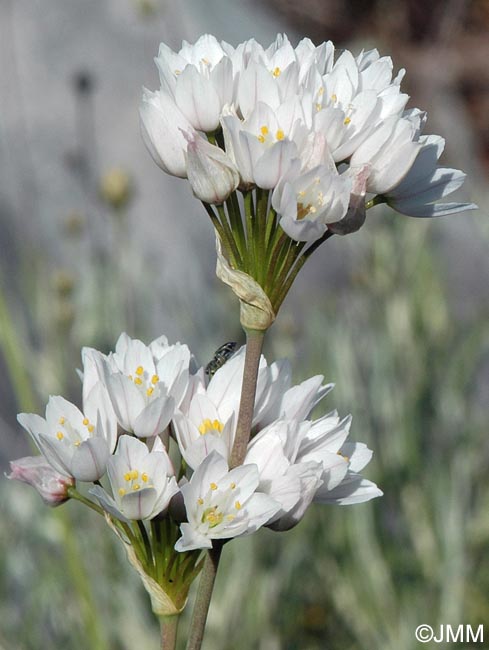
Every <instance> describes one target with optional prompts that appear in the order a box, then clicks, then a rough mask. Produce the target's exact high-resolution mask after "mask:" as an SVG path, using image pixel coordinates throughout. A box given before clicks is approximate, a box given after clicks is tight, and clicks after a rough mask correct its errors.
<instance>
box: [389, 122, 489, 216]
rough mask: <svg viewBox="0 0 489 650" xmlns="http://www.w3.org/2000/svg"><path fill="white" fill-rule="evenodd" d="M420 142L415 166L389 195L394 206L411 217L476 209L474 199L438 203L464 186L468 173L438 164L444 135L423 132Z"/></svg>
mask: <svg viewBox="0 0 489 650" xmlns="http://www.w3.org/2000/svg"><path fill="white" fill-rule="evenodd" d="M419 142H420V144H421V149H420V151H419V153H418V155H417V156H416V159H415V161H414V164H413V166H412V167H411V169H410V170H409V172H408V173H407V174H406V176H405V177H404V178H403V180H402V181H401V182H400V183H399V184H398V185H396V186H394V187H393V188H391V189H390V190H389V191H388V192H387V194H386V195H385V198H386V201H387V203H388V204H389V205H390V206H391V208H393V209H394V210H397V212H401V213H402V214H407V215H408V216H411V217H441V216H444V215H446V214H453V213H455V212H463V211H465V210H474V209H476V208H477V206H476V205H475V204H474V203H438V204H437V203H434V202H435V201H437V200H438V199H441V198H443V197H444V196H447V194H451V193H452V192H455V190H457V189H458V188H459V187H461V185H462V184H463V182H464V180H465V174H464V173H463V172H461V171H460V170H458V169H449V168H446V167H437V163H438V159H439V157H440V156H441V154H442V152H443V149H444V148H445V140H444V139H443V138H441V137H440V136H438V135H427V136H422V137H421V138H420V139H419Z"/></svg>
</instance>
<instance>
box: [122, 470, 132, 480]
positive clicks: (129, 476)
mask: <svg viewBox="0 0 489 650" xmlns="http://www.w3.org/2000/svg"><path fill="white" fill-rule="evenodd" d="M124 480H125V481H130V480H131V472H126V473H125V474H124Z"/></svg>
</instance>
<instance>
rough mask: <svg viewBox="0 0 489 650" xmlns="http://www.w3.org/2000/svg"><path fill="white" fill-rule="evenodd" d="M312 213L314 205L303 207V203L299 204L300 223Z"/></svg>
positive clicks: (298, 217) (298, 215)
mask: <svg viewBox="0 0 489 650" xmlns="http://www.w3.org/2000/svg"><path fill="white" fill-rule="evenodd" d="M310 212H312V205H311V204H309V205H303V204H302V203H298V204H297V219H298V220H299V221H300V220H301V219H305V217H307V215H308V214H309V213H310Z"/></svg>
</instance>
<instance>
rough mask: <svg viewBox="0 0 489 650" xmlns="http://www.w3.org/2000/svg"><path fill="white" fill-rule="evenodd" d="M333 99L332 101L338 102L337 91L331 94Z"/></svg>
mask: <svg viewBox="0 0 489 650" xmlns="http://www.w3.org/2000/svg"><path fill="white" fill-rule="evenodd" d="M331 101H332V102H337V101H338V97H336V94H335V93H333V94H332V95H331Z"/></svg>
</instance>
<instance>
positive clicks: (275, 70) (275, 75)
mask: <svg viewBox="0 0 489 650" xmlns="http://www.w3.org/2000/svg"><path fill="white" fill-rule="evenodd" d="M281 72H282V70H281V69H280V68H279V67H277V68H274V70H273V72H272V74H273V76H274V77H275V78H277V77H280V73H281Z"/></svg>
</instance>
